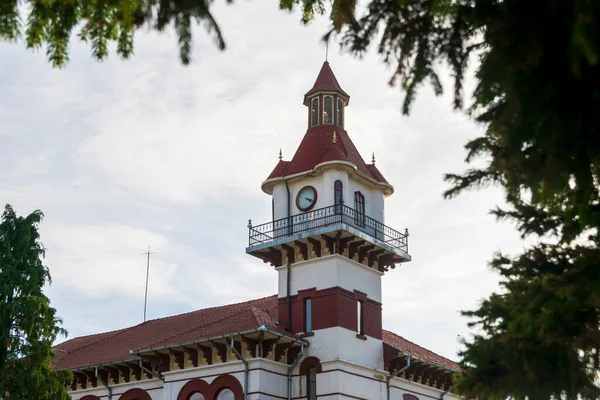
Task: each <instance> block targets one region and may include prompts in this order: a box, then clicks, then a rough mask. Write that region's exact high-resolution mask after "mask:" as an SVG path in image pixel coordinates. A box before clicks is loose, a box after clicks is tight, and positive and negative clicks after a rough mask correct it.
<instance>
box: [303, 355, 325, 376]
mask: <svg viewBox="0 0 600 400" xmlns="http://www.w3.org/2000/svg"><path fill="white" fill-rule="evenodd" d="M310 367H315V368H316V369H317V374H320V373H321V372H323V367H322V366H321V360H319V359H318V358H317V357H306V358H305V359H304V361H302V364H300V375H306V374H307V373H308V368H310Z"/></svg>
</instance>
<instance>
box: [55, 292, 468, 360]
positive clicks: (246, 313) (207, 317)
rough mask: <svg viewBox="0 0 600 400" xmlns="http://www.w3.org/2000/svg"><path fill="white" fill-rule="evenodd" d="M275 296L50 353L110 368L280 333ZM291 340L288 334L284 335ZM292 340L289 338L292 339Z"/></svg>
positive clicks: (398, 344)
mask: <svg viewBox="0 0 600 400" xmlns="http://www.w3.org/2000/svg"><path fill="white" fill-rule="evenodd" d="M277 320H278V300H277V296H270V297H265V298H262V299H257V300H251V301H247V302H243V303H237V304H230V305H227V306H222V307H213V308H205V309H202V310H198V311H193V312H190V313H186V314H179V315H174V316H171V317H166V318H160V319H155V320H150V321H146V322H144V323H142V324H139V325H135V326H132V327H129V328H125V329H120V330H116V331H112V332H106V333H100V334H96V335H89V336H82V337H77V338H74V339H71V340H68V341H66V342H64V343H61V344H59V345H57V346H55V347H54V351H55V353H56V354H57V359H56V360H55V367H56V368H57V369H75V368H79V367H85V366H91V365H97V364H103V363H112V362H118V361H122V360H130V359H132V358H134V357H133V356H132V355H131V354H130V353H129V351H130V350H134V351H140V350H147V349H150V348H159V347H167V346H177V345H178V344H181V343H187V342H192V341H196V340H197V341H200V340H203V339H207V338H209V337H216V336H223V335H228V334H233V333H236V332H243V331H248V330H253V329H257V328H258V327H260V326H261V325H264V326H265V327H267V328H269V329H271V330H273V331H276V332H279V333H285V332H284V331H283V329H281V328H280V327H279V326H278V325H277ZM286 334H287V335H288V336H290V334H289V333H286ZM292 336H293V335H292ZM383 342H384V343H386V344H388V345H390V346H392V347H394V348H395V349H397V350H399V351H403V352H405V353H408V354H411V355H413V356H415V357H418V358H420V359H422V360H424V361H429V362H433V363H436V364H440V365H444V366H446V367H448V368H453V369H458V365H456V363H454V362H453V361H451V360H448V359H447V358H444V357H442V356H440V355H437V354H435V353H433V352H431V351H429V350H427V349H424V348H423V347H420V346H418V345H416V344H414V343H412V342H410V341H408V340H406V339H404V338H403V337H401V336H398V335H396V334H394V333H392V332H389V331H386V330H384V331H383Z"/></svg>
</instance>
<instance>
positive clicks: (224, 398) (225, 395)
mask: <svg viewBox="0 0 600 400" xmlns="http://www.w3.org/2000/svg"><path fill="white" fill-rule="evenodd" d="M215 400H235V395H234V394H233V391H232V390H231V389H229V388H227V387H226V388H223V389H221V390H219V392H218V393H217V394H216V395H215Z"/></svg>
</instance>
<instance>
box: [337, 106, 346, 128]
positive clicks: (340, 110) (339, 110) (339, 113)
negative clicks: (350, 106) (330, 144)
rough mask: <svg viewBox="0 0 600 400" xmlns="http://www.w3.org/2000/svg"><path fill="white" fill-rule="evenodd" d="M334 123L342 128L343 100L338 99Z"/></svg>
mask: <svg viewBox="0 0 600 400" xmlns="http://www.w3.org/2000/svg"><path fill="white" fill-rule="evenodd" d="M336 121H337V124H338V125H339V126H341V127H342V128H343V127H344V100H342V99H338V101H337V116H336Z"/></svg>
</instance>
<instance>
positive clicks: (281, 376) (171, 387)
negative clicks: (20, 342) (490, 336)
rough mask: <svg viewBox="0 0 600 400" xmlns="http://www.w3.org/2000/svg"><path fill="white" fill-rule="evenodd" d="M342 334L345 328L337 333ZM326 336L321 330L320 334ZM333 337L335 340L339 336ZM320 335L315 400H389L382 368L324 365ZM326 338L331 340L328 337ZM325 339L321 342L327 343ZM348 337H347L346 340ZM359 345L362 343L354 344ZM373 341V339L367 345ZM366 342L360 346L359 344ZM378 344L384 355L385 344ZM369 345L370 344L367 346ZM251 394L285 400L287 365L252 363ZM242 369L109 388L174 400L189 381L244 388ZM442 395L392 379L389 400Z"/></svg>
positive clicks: (300, 381) (218, 368)
mask: <svg viewBox="0 0 600 400" xmlns="http://www.w3.org/2000/svg"><path fill="white" fill-rule="evenodd" d="M333 329H341V328H333ZM325 331H328V330H322V331H319V332H318V333H321V332H325ZM336 335H337V334H333V335H332V336H334V337H335V336H336ZM316 336H317V335H315V337H312V338H308V339H309V341H311V342H313V341H314V343H313V344H311V346H310V347H309V348H308V351H307V354H305V357H308V356H311V355H313V356H316V357H319V358H320V359H321V364H322V367H323V373H321V374H318V375H317V394H318V396H319V399H348V397H346V396H342V395H331V396H326V395H327V394H329V393H346V394H350V395H352V396H355V397H354V398H356V397H359V398H364V399H369V400H386V398H387V394H386V392H387V391H386V384H385V379H386V377H387V376H388V373H387V372H385V371H382V370H381V369H380V368H374V367H366V366H362V365H358V364H356V363H354V362H350V361H348V360H345V359H341V358H336V359H329V360H328V359H325V357H328V355H329V356H330V355H331V354H333V353H332V352H321V351H320V350H317V348H318V346H319V343H321V342H323V343H324V341H321V342H318V341H315V338H316ZM325 336H327V334H326V335H325ZM325 336H323V338H325ZM342 336H344V334H342ZM356 340H358V339H356ZM369 341H371V338H369V340H367V342H369ZM361 342H362V341H361ZM372 342H377V343H378V346H379V348H380V349H381V342H379V341H375V340H373V341H372ZM365 343H366V342H365ZM249 363H250V364H249V368H250V374H249V392H250V393H251V392H259V391H260V392H262V393H261V394H258V393H255V394H252V395H249V396H248V399H249V400H258V399H280V398H286V397H287V376H286V375H287V368H288V366H287V365H285V364H281V363H278V362H275V361H271V360H265V359H253V360H249ZM240 371H243V364H242V362H241V361H236V362H231V363H226V364H218V365H207V366H202V367H198V368H188V369H185V370H180V371H173V372H167V373H165V378H166V382H165V383H164V388H163V383H162V382H161V381H160V380H157V379H152V380H147V381H141V382H130V383H123V384H119V385H111V387H112V388H113V399H114V400H118V399H119V397H121V395H122V394H123V393H125V392H126V391H127V390H129V389H132V388H140V389H144V390H146V391H148V394H149V395H150V397H151V398H152V399H153V400H176V399H177V395H178V394H179V391H180V390H181V388H182V387H183V386H184V385H185V384H186V383H187V382H188V380H189V379H193V378H201V379H203V380H205V381H206V382H208V383H211V382H212V381H213V380H214V379H216V378H217V377H218V376H219V375H223V374H230V375H233V376H235V377H236V378H237V379H238V380H239V381H240V383H241V384H242V387H243V386H244V373H243V372H240ZM442 393H443V391H442V390H439V389H434V388H431V387H428V386H425V385H422V384H419V383H415V382H410V381H408V380H406V379H402V378H393V379H392V381H391V388H390V399H391V400H402V395H403V394H412V395H415V396H417V397H418V398H419V400H435V399H439V398H440V397H441V395H442ZM70 394H71V397H72V399H73V400H79V399H81V398H82V397H83V396H86V395H90V394H91V395H95V396H98V397H100V398H107V391H106V389H100V388H95V389H85V390H79V391H77V392H71V393H70ZM303 396H306V377H305V376H299V367H298V366H297V367H296V368H295V369H294V371H293V379H292V398H298V397H303ZM444 399H445V400H459V399H461V398H460V397H459V396H457V395H454V394H452V393H446V394H445V395H444Z"/></svg>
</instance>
